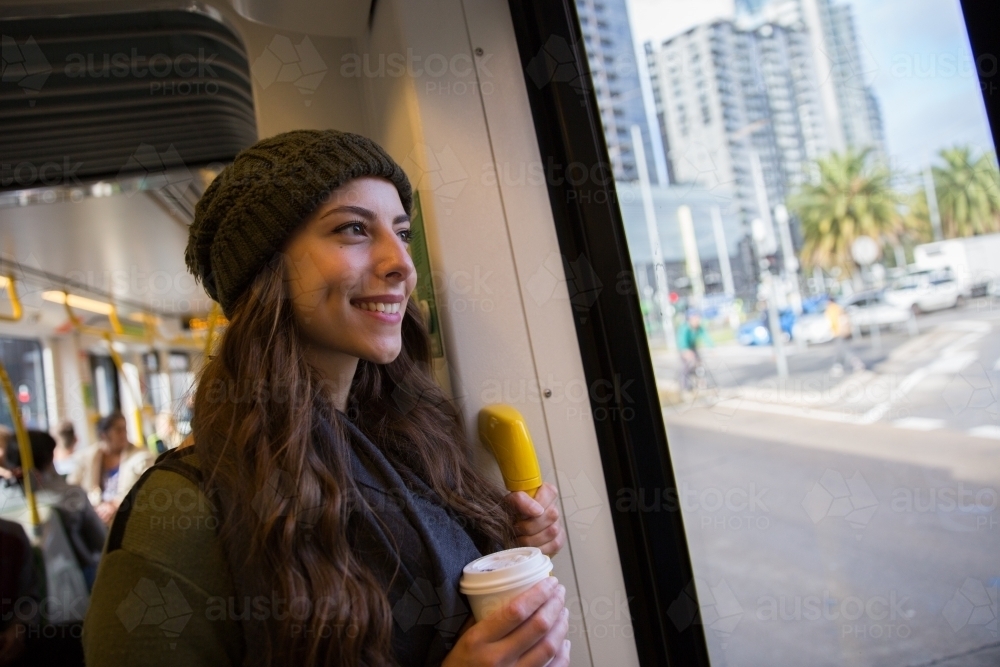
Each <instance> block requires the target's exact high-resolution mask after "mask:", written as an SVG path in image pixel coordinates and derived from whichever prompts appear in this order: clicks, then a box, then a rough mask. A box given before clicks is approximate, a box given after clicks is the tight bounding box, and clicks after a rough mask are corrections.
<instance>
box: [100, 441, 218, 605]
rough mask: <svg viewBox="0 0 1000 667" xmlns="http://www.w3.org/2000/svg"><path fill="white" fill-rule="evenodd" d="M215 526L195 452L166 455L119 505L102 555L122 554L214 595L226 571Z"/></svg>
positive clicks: (212, 506) (211, 504)
mask: <svg viewBox="0 0 1000 667" xmlns="http://www.w3.org/2000/svg"><path fill="white" fill-rule="evenodd" d="M185 450H190V451H185ZM218 525H219V518H218V513H217V510H216V507H215V505H214V504H213V503H212V502H211V500H210V499H209V498H208V496H206V494H205V493H204V491H203V489H202V478H201V470H200V468H199V461H198V456H197V452H196V451H195V450H194V448H193V447H192V448H184V449H176V450H170V451H168V452H166V453H165V454H163V455H161V456H160V457H159V458H158V459H157V461H156V463H155V464H154V465H153V466H152V467H150V468H149V469H148V470H146V471H145V472H144V473H143V474H142V476H141V477H140V478H139V480H138V481H137V482H136V483H135V484H134V485H133V486H132V488H131V490H130V491H129V492H128V494H127V495H126V496H125V498H124V499H123V500H122V503H121V506H120V507H119V509H118V513H117V514H116V515H115V520H114V523H113V524H112V526H111V532H110V533H109V535H108V542H107V546H106V548H105V552H106V554H112V553H114V552H115V551H117V550H125V551H127V552H130V553H132V554H134V555H136V556H139V557H142V558H144V559H145V560H147V561H150V562H152V563H156V564H157V565H159V566H161V567H165V568H169V569H172V570H176V571H178V572H180V573H183V574H184V576H186V577H187V578H189V579H191V581H192V583H193V584H195V585H198V586H201V587H202V588H204V589H205V590H212V589H213V588H217V587H218V584H219V577H220V574H221V573H223V572H225V571H226V569H227V568H226V565H225V558H224V555H223V552H222V547H221V544H220V541H219V538H218V534H217V529H218Z"/></svg>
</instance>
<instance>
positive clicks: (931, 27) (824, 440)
mask: <svg viewBox="0 0 1000 667" xmlns="http://www.w3.org/2000/svg"><path fill="white" fill-rule="evenodd" d="M576 4H577V11H578V14H579V16H580V18H581V21H582V22H583V24H584V25H585V26H586V31H587V32H588V33H589V34H592V35H594V36H596V37H599V39H592V40H589V41H588V42H587V43H586V44H585V45H582V46H583V47H584V48H585V49H586V50H587V56H588V60H589V62H590V67H591V71H592V73H593V74H594V76H593V87H594V93H595V95H596V98H597V100H598V103H599V107H600V109H601V114H602V121H603V123H604V126H605V133H606V139H607V144H608V148H609V154H610V155H611V156H613V159H612V160H611V167H612V169H613V171H614V175H615V181H616V189H617V194H618V201H619V203H620V206H621V212H622V217H623V219H624V222H625V228H626V235H627V238H628V242H629V250H630V254H631V258H632V261H633V264H634V271H635V273H634V275H635V284H636V288H637V289H638V292H639V298H640V304H641V307H642V312H643V314H644V317H645V324H646V333H647V336H648V342H649V346H650V352H651V357H652V359H653V362H654V366H655V371H656V375H657V378H656V379H657V386H658V389H659V392H660V398H661V403H662V407H663V415H664V420H665V423H666V426H667V432H668V436H669V448H670V454H671V457H672V460H673V463H674V466H675V472H676V477H677V482H678V486H679V488H678V497H679V499H680V503H679V505H680V508H681V509H680V511H681V512H682V514H683V518H684V524H685V529H686V532H687V539H688V544H689V547H690V550H691V556H692V561H693V565H694V572H695V581H694V584H695V587H696V590H697V593H698V595H699V597H700V600H699V602H700V605H701V614H700V616H698V617H696V618H695V619H694V620H691V616H690V615H684V617H683V618H681V617H680V616H678V618H679V619H680V620H679V621H678V622H680V623H682V624H687V623H692V622H694V623H697V622H700V623H703V624H704V625H705V634H706V638H707V641H708V645H709V650H710V654H711V659H712V662H713V664H716V665H762V664H767V665H771V664H773V665H852V666H853V665H888V664H892V665H897V664H898V665H904V664H905V665H927V664H942V665H958V664H962V665H965V664H970V665H973V664H974V665H987V664H989V665H993V664H1000V641H998V640H1000V636H998V634H997V633H998V626H997V623H998V620H997V618H998V610H997V591H998V587H1000V556H998V554H1000V509H998V491H1000V403H998V400H1000V345H998V343H997V341H998V340H1000V338H998V336H997V335H996V331H995V329H996V327H997V326H998V316H997V305H998V301H997V295H998V292H1000V281H998V280H997V274H996V273H995V268H994V264H995V263H994V262H993V259H992V258H994V257H996V256H998V253H1000V172H998V169H997V161H996V155H995V152H994V147H993V145H992V142H991V139H990V130H989V126H988V122H987V119H986V114H985V109H984V106H983V102H982V95H981V91H980V88H979V76H978V75H979V73H980V72H983V73H984V74H986V75H989V74H990V73H991V72H992V73H994V74H995V73H996V72H997V63H996V59H995V58H993V59H992V60H990V59H989V58H986V59H983V60H981V61H980V62H978V63H977V62H975V61H974V59H973V56H972V53H971V49H970V47H969V43H968V37H967V34H966V29H965V25H964V22H963V18H962V13H961V7H960V4H959V2H958V1H957V0H698V1H697V2H694V1H692V0H608V1H607V2H604V3H603V7H604V11H602V12H600V18H601V21H597V16H598V9H597V7H596V5H595V3H593V2H590V1H588V0H578V1H577V3H576ZM654 258H662V261H659V260H658V259H654ZM638 493H639V494H643V493H644V494H645V496H643V495H639V496H637V497H638V498H639V499H640V501H639V502H636V503H634V510H635V511H676V508H675V505H676V504H674V503H669V502H654V500H653V499H652V498H651V494H656V493H657V490H651V489H647V490H641V489H640V490H638ZM626 505H627V504H626ZM622 506H623V505H621V503H619V508H621V507H622ZM677 602H678V603H683V600H681V601H677ZM670 603H671V601H667V604H668V605H669V604H670ZM681 629H683V628H681Z"/></svg>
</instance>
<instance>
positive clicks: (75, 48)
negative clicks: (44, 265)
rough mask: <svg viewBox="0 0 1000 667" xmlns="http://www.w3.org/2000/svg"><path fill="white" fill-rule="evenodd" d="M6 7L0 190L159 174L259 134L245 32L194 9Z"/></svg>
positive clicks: (193, 165) (208, 159)
mask: <svg viewBox="0 0 1000 667" xmlns="http://www.w3.org/2000/svg"><path fill="white" fill-rule="evenodd" d="M15 11H16V10H11V9H0V35H2V40H3V42H2V51H3V85H2V86H0V156H2V163H3V165H2V166H3V171H2V174H0V190H23V189H28V188H38V187H81V186H85V185H88V184H90V183H92V182H94V181H96V180H101V179H128V178H133V177H139V178H147V179H160V180H163V179H164V175H165V174H169V173H176V172H178V171H183V170H195V169H197V168H198V167H200V166H205V165H210V164H213V163H216V164H222V163H226V162H229V161H231V160H232V158H233V156H235V155H236V153H238V152H239V151H240V150H241V149H243V148H245V147H247V146H249V145H251V144H252V143H254V141H256V139H257V129H256V119H255V115H254V106H253V93H252V87H251V80H250V69H249V63H248V59H247V54H246V51H245V49H244V47H243V44H242V42H241V40H240V38H239V37H238V36H237V35H236V34H235V33H234V32H233V31H232V30H230V28H229V27H228V26H226V25H225V24H224V23H222V22H221V21H220V20H217V19H216V18H215V17H212V16H210V15H208V14H205V13H201V12H198V11H180V10H164V11H138V12H135V11H133V12H119V13H111V14H91V15H84V16H60V17H56V18H53V17H24V18H11V17H10V16H11V14H12V12H15Z"/></svg>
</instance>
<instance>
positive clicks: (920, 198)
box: [899, 188, 934, 245]
mask: <svg viewBox="0 0 1000 667" xmlns="http://www.w3.org/2000/svg"><path fill="white" fill-rule="evenodd" d="M904 204H905V208H906V212H905V213H904V215H903V218H902V224H901V225H900V230H899V235H900V236H901V237H902V239H903V240H905V241H909V242H910V243H912V244H913V245H916V244H918V243H928V242H930V241H933V240H934V228H933V227H932V226H931V214H930V213H929V211H928V207H927V193H926V192H924V190H923V188H921V189H919V190H917V191H916V192H913V193H911V194H910V195H909V196H907V197H906V198H905V200H904Z"/></svg>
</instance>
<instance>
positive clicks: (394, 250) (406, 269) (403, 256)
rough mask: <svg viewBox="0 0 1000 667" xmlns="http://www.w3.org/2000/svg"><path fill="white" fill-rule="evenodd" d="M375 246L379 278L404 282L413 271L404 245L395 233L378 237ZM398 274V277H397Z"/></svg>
mask: <svg viewBox="0 0 1000 667" xmlns="http://www.w3.org/2000/svg"><path fill="white" fill-rule="evenodd" d="M380 236H381V238H380V239H379V241H378V243H377V244H376V253H377V257H376V261H377V271H378V274H379V275H380V276H383V277H386V278H389V277H395V278H396V279H397V280H401V281H405V280H406V279H407V278H409V277H410V274H411V273H413V271H414V270H415V268H414V266H413V260H412V259H411V258H410V253H409V252H408V251H407V249H406V248H407V246H406V244H405V243H404V242H403V241H402V240H401V239H400V238H399V236H397V235H396V234H395V233H387V234H382V235H380ZM397 274H398V275H397Z"/></svg>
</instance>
